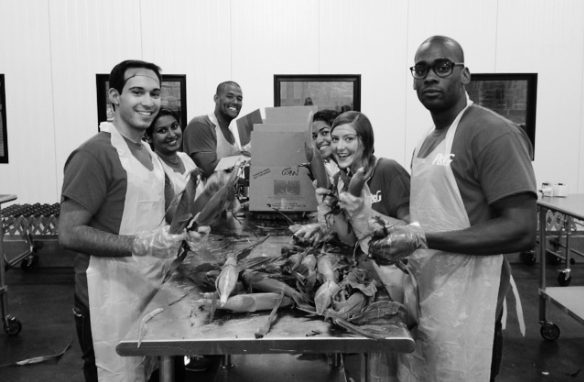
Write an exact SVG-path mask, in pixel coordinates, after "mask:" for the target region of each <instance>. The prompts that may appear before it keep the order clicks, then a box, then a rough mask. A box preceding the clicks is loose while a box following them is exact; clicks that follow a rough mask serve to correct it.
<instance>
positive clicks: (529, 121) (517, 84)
mask: <svg viewBox="0 0 584 382" xmlns="http://www.w3.org/2000/svg"><path fill="white" fill-rule="evenodd" d="M466 91H467V92H468V95H469V97H470V99H471V100H473V102H475V103H476V104H478V105H481V106H483V107H485V108H487V109H490V110H492V111H494V112H496V113H498V114H500V115H502V116H503V117H505V118H507V119H509V120H511V121H513V122H515V123H516V124H517V125H519V126H520V127H521V128H523V129H524V130H525V132H526V133H527V136H528V137H529V140H530V141H531V145H532V146H533V150H534V151H533V152H534V156H535V119H536V110H537V73H478V74H474V73H472V74H471V79H470V83H469V84H468V85H467V86H466ZM531 159H532V160H533V157H532V158H531Z"/></svg>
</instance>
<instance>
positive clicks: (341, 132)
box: [331, 124, 363, 172]
mask: <svg viewBox="0 0 584 382" xmlns="http://www.w3.org/2000/svg"><path fill="white" fill-rule="evenodd" d="M331 134H332V140H331V147H332V151H333V156H334V158H335V161H336V162H337V164H338V165H339V168H341V169H342V170H346V169H347V168H350V169H351V171H353V172H355V171H357V170H358V169H359V168H360V167H362V166H363V144H362V143H361V140H360V139H359V136H358V135H357V131H356V130H355V128H354V127H353V126H352V125H350V124H344V125H339V126H337V127H335V129H334V130H333V131H332V133H331Z"/></svg>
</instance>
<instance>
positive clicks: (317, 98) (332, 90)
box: [274, 74, 361, 112]
mask: <svg viewBox="0 0 584 382" xmlns="http://www.w3.org/2000/svg"><path fill="white" fill-rule="evenodd" d="M302 105H316V106H318V110H324V109H332V110H336V111H338V112H344V111H349V110H356V111H361V75H360V74H298V75H297V74H275V75H274V106H302Z"/></svg>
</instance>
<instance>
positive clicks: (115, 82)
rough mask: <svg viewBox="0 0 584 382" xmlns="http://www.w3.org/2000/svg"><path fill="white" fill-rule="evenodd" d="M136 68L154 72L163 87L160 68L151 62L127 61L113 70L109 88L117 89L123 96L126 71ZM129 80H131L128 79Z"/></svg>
mask: <svg viewBox="0 0 584 382" xmlns="http://www.w3.org/2000/svg"><path fill="white" fill-rule="evenodd" d="M134 68H144V69H149V70H152V71H153V72H154V73H155V74H156V77H158V82H159V83H160V84H161V85H162V75H161V74H160V71H161V69H160V67H159V66H158V65H155V64H153V63H151V62H146V61H141V60H126V61H122V62H120V63H119V64H117V65H116V66H114V68H113V69H112V71H111V73H110V76H109V87H110V89H116V90H117V91H118V93H120V94H122V90H123V89H124V85H125V84H126V81H127V79H125V78H124V76H125V74H126V71H127V70H128V69H134ZM128 79H129V78H128Z"/></svg>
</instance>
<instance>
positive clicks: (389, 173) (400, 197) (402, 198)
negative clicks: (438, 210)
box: [333, 158, 410, 218]
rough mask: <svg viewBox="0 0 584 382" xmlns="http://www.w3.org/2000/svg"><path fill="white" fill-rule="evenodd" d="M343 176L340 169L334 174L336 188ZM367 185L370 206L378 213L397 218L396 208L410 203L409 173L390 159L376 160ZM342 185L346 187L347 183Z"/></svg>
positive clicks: (339, 185)
mask: <svg viewBox="0 0 584 382" xmlns="http://www.w3.org/2000/svg"><path fill="white" fill-rule="evenodd" d="M344 176H345V175H344V173H343V172H342V171H339V172H338V173H337V174H335V176H334V180H333V183H334V184H335V187H336V188H337V189H338V188H339V187H341V182H340V180H341V178H344ZM343 183H344V181H343ZM367 186H369V191H371V202H372V203H371V208H372V209H373V210H374V211H376V212H379V213H380V214H383V215H386V216H389V217H392V218H397V211H398V209H399V208H400V207H402V206H404V205H409V203H410V175H409V174H408V172H407V171H406V169H405V168H403V166H401V165H400V164H399V163H397V162H396V161H394V160H392V159H386V158H379V160H377V163H376V165H375V172H374V173H373V175H372V176H371V179H369V180H368V181H367ZM342 187H343V188H345V189H346V187H347V185H344V186H342Z"/></svg>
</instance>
